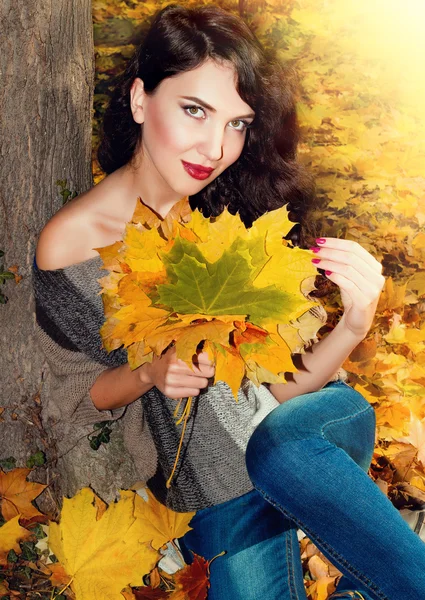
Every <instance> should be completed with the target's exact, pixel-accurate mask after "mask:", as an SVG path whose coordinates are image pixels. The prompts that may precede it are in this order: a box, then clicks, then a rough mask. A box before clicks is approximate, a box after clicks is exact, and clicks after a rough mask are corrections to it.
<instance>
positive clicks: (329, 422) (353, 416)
mask: <svg viewBox="0 0 425 600" xmlns="http://www.w3.org/2000/svg"><path fill="white" fill-rule="evenodd" d="M367 411H372V412H374V409H373V406H372V405H371V404H369V406H366V408H364V409H363V410H361V411H360V412H358V413H356V414H355V415H348V416H347V417H341V418H340V419H334V420H333V421H328V422H327V423H325V424H324V425H322V427H321V429H320V434H321V436H322V438H323V439H325V440H326V441H329V440H328V439H327V437H326V436H325V434H324V429H326V427H328V426H329V425H334V424H335V423H343V422H344V421H348V420H354V419H357V417H360V416H361V415H363V414H364V413H365V412H367Z"/></svg>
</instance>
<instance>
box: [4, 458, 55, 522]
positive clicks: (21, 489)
mask: <svg viewBox="0 0 425 600" xmlns="http://www.w3.org/2000/svg"><path fill="white" fill-rule="evenodd" d="M30 472H31V469H23V468H18V469H13V471H9V472H8V473H4V472H3V471H1V470H0V500H1V512H2V515H3V517H4V518H5V519H6V521H8V520H10V519H13V518H14V517H16V515H20V517H21V519H22V520H24V521H25V520H26V521H34V520H37V519H41V520H45V516H44V515H43V514H42V513H41V512H40V511H39V510H38V509H37V508H36V507H35V506H34V505H33V504H32V503H31V502H32V500H34V499H35V498H37V496H39V495H40V494H41V492H42V491H43V490H44V489H45V488H46V486H45V485H43V484H42V483H33V482H32V481H27V479H26V478H27V476H28V474H29V473H30Z"/></svg>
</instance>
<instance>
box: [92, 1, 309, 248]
mask: <svg viewBox="0 0 425 600" xmlns="http://www.w3.org/2000/svg"><path fill="white" fill-rule="evenodd" d="M207 59H213V60H215V61H217V62H218V63H223V62H224V61H227V62H230V63H232V64H233V66H234V68H235V71H236V74H237V83H236V85H237V91H238V93H239V95H240V97H241V98H242V99H243V100H244V101H245V102H246V103H247V104H248V105H249V106H251V108H252V109H253V110H254V111H255V119H254V121H253V125H252V127H251V128H250V129H249V130H248V131H247V134H246V139H245V145H244V148H243V150H242V153H241V155H240V157H239V158H238V160H237V161H235V163H233V164H232V165H231V166H230V167H228V168H227V169H226V170H225V171H223V172H222V173H221V174H220V175H219V176H218V177H217V178H216V179H214V180H213V181H212V182H211V183H210V184H209V185H207V186H206V187H205V188H203V189H202V190H201V191H200V192H198V193H197V194H195V195H193V196H191V197H190V198H189V200H190V203H191V206H192V208H199V210H201V211H202V212H203V214H204V215H206V216H211V215H212V216H217V215H218V214H220V213H221V212H222V210H223V208H224V207H225V206H227V207H228V209H229V211H230V212H231V213H233V214H235V213H236V212H239V214H240V217H241V219H242V221H243V222H244V223H245V225H246V226H247V227H249V226H250V225H252V222H253V221H254V220H255V219H256V218H258V217H259V216H260V215H262V214H263V213H265V212H266V211H269V210H273V209H275V208H279V207H280V206H282V205H284V204H287V208H288V210H289V216H290V218H291V220H293V221H298V222H299V223H300V225H298V226H295V227H294V228H293V229H292V230H291V232H290V236H289V237H290V238H291V239H292V241H293V242H294V243H301V245H304V243H303V242H304V238H305V233H306V228H305V227H304V225H306V215H307V212H308V209H309V207H310V206H311V204H312V200H313V197H314V184H313V180H312V177H311V176H310V175H309V174H308V173H307V171H306V170H305V169H304V168H303V167H302V166H301V165H300V164H299V163H298V162H297V159H296V148H297V144H298V141H299V127H298V123H297V116H296V108H295V102H296V91H297V85H298V81H297V76H296V72H295V70H294V69H293V68H292V67H284V66H283V65H282V64H281V63H280V62H279V61H278V60H277V58H276V55H275V53H274V52H273V51H271V50H268V49H265V48H264V47H263V46H262V45H261V44H260V42H259V41H258V39H257V38H256V37H255V35H254V34H253V32H252V31H251V30H250V29H249V27H248V25H247V24H246V23H245V22H244V21H243V20H242V19H241V18H239V17H237V16H235V15H233V14H231V13H229V12H227V11H225V10H223V9H221V8H219V7H217V6H213V5H206V6H201V7H198V8H185V7H183V6H180V5H178V4H171V5H168V6H166V7H165V8H164V9H162V10H160V11H159V12H158V13H156V15H155V16H154V18H153V21H152V23H151V25H150V27H149V29H148V31H147V34H146V35H145V38H144V40H143V42H142V44H141V45H140V47H139V48H138V49H137V50H136V52H135V53H134V55H133V57H132V58H131V59H130V60H129V62H128V64H127V67H126V69H125V71H124V73H123V74H122V75H121V76H120V78H119V79H118V81H117V84H116V87H115V89H114V92H113V95H112V98H111V100H110V103H109V106H108V108H107V110H106V112H105V116H104V121H103V136H102V141H101V144H100V146H99V149H98V160H99V163H100V165H101V167H102V169H103V170H104V171H105V172H106V173H112V172H113V171H115V170H116V169H118V168H119V167H121V166H123V165H125V164H127V163H128V162H130V161H131V159H132V157H133V155H134V152H135V150H136V148H137V147H138V143H139V142H140V138H141V135H142V130H143V127H141V126H140V125H139V124H137V123H136V122H135V121H134V120H133V116H132V113H131V109H130V88H131V86H132V84H133V81H134V79H135V78H136V77H140V78H141V79H142V80H143V83H144V90H145V92H146V93H147V94H149V93H153V92H154V90H155V89H156V87H157V86H158V85H159V84H160V83H161V81H162V80H163V79H165V78H167V77H172V76H173V75H177V74H179V73H183V72H185V71H189V70H191V69H195V68H196V67H198V66H200V65H201V64H202V63H203V62H204V61H206V60H207ZM301 225H302V226H303V227H301ZM307 229H308V228H307Z"/></svg>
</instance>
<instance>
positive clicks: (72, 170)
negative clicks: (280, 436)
mask: <svg viewBox="0 0 425 600" xmlns="http://www.w3.org/2000/svg"><path fill="white" fill-rule="evenodd" d="M0 32H1V34H0V39H1V42H0V44H1V47H0V81H1V85H0V156H1V163H0V169H1V177H0V249H1V250H4V252H5V256H4V258H3V259H0V263H1V262H3V261H4V265H5V267H6V268H10V267H11V266H12V265H17V267H18V273H19V276H22V280H21V281H19V282H16V281H13V280H9V281H8V282H7V283H6V285H5V286H1V288H0V290H1V291H3V293H5V294H6V295H7V297H8V299H9V301H8V303H7V304H6V305H0V340H1V354H0V373H1V383H0V408H4V409H5V410H4V411H3V412H2V414H0V421H1V420H2V419H4V420H3V422H1V423H0V459H4V458H6V457H8V456H13V457H15V458H16V459H17V464H18V465H20V466H23V465H25V462H26V460H27V459H28V457H29V456H30V455H31V454H32V453H33V452H35V451H36V450H42V451H44V452H45V454H46V457H47V461H48V462H47V464H48V466H49V468H44V470H43V472H44V473H45V479H47V480H49V482H51V480H52V474H53V479H54V478H55V477H54V475H55V474H57V466H59V472H60V473H61V477H60V478H59V479H58V480H57V481H56V484H55V485H56V486H57V484H58V482H59V483H61V480H62V479H66V481H68V480H73V475H74V474H73V473H68V475H69V476H67V477H64V476H63V475H64V469H65V470H66V468H68V467H69V463H70V461H71V463H72V460H73V459H72V457H73V456H74V464H75V454H74V455H73V454H72V452H70V453H68V454H67V458H68V466H66V464H65V463H63V464H62V463H61V462H60V461H59V463H57V461H56V458H57V453H59V455H60V454H61V453H63V452H65V451H67V450H68V449H69V447H70V445H69V443H68V444H67V442H69V441H70V440H69V439H65V440H64V434H63V432H60V433H59V434H58V433H57V430H55V428H54V427H50V421H49V426H48V427H46V419H47V418H48V417H49V415H47V416H46V415H44V418H40V416H42V415H40V413H41V407H40V396H41V398H43V393H42V388H43V384H42V382H43V379H44V378H45V377H46V376H47V377H48V372H47V370H46V367H45V363H44V360H43V356H42V355H41V353H40V350H39V348H38V346H37V343H36V341H35V338H34V303H33V299H32V290H31V265H32V261H33V256H34V249H35V246H36V242H37V238H38V235H39V233H40V231H41V229H42V227H43V226H44V224H45V223H46V222H47V221H48V220H49V218H50V217H51V216H52V215H53V214H54V213H55V212H56V211H57V210H58V209H59V208H60V207H61V206H62V203H63V199H62V197H61V195H60V193H59V192H60V190H59V188H58V185H57V181H58V180H64V179H65V180H67V184H66V187H67V188H68V189H70V190H71V191H76V192H78V193H80V192H83V191H85V190H86V189H88V188H89V187H91V185H92V176H91V111H92V102H93V82H94V51H93V33H92V32H93V29H92V17H91V2H90V0H44V1H43V2H38V0H20V1H18V3H16V2H12V0H2V2H1V3H0ZM43 402H44V401H43ZM43 410H44V409H43ZM0 413H1V411H0ZM53 425H54V423H53ZM59 427H61V426H59ZM79 437H81V431H80V432H79ZM84 441H85V449H86V450H87V451H88V452H92V453H93V454H94V452H93V451H90V450H89V446H88V441H87V439H85V440H84ZM56 442H58V444H57V445H56ZM64 444H65V445H64ZM66 445H67V446H68V447H67V448H66ZM64 448H65V449H64ZM73 452H74V451H73ZM92 460H93V459H92ZM84 467H85V468H86V471H85V473H86V474H87V473H88V472H89V471H90V469H87V465H85V466H84ZM52 468H53V470H52ZM35 475H36V476H37V478H38V479H39V480H40V476H41V477H42V476H43V475H42V473H36V474H35ZM87 477H88V475H87ZM62 483H63V482H62ZM81 483H83V484H88V483H90V481H83V482H82V481H81V478H80V479H79V477H78V476H77V478H76V479H75V478H74V481H73V487H74V488H76V487H79V485H80V484H81ZM114 483H115V482H114ZM52 487H53V489H55V486H52ZM63 490H65V491H67V492H70V491H71V492H72V491H73V490H70V489H67V487H66V486H62V487H60V486H59V488H58V487H56V491H57V492H58V494H59V493H61V492H62V491H63Z"/></svg>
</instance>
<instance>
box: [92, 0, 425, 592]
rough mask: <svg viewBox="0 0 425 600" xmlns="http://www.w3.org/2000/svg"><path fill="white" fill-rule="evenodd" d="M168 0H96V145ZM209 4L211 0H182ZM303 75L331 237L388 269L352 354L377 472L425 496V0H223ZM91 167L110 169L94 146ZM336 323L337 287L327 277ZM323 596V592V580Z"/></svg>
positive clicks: (307, 139)
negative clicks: (370, 320)
mask: <svg viewBox="0 0 425 600" xmlns="http://www.w3.org/2000/svg"><path fill="white" fill-rule="evenodd" d="M169 3H170V2H167V1H165V0H159V1H156V2H152V1H149V0H148V1H146V2H139V1H136V0H121V1H118V0H93V22H94V35H95V46H96V88H95V101H94V122H93V148H94V150H95V149H96V146H97V144H98V138H99V122H100V120H101V118H102V115H103V113H104V110H105V107H106V104H107V102H108V97H109V93H110V90H111V88H112V86H113V84H114V80H115V78H116V76H117V74H118V73H119V72H120V71H121V70H122V68H123V64H124V62H125V60H126V59H127V58H128V57H129V56H130V55H131V54H132V52H133V50H134V49H135V47H136V45H137V44H138V43H139V41H140V39H141V36H142V35H143V32H144V30H145V29H146V28H147V27H148V26H149V23H150V20H151V18H152V15H153V14H154V13H155V12H156V11H157V10H159V9H160V8H162V7H163V6H166V5H167V4H169ZM181 3H182V4H184V5H187V6H195V5H196V6H199V5H200V4H208V3H209V2H199V1H198V0H197V1H196V2H193V3H192V2H190V1H189V2H188V1H187V0H185V1H184V2H181ZM215 4H217V5H220V6H222V7H223V8H225V9H227V10H229V11H232V12H234V13H236V14H242V15H243V17H244V18H245V20H246V21H247V22H248V24H249V25H250V26H251V28H252V29H253V30H254V32H255V33H256V35H257V36H258V37H259V39H260V40H261V41H262V43H263V44H264V45H265V46H272V47H274V48H276V49H277V51H278V55H279V57H280V59H281V60H282V61H289V62H291V63H292V64H294V65H295V67H296V69H297V70H298V72H299V74H300V81H301V94H300V97H299V101H298V109H299V118H300V122H301V125H302V132H303V138H302V143H301V145H300V148H299V158H300V160H301V161H302V162H303V163H304V164H306V165H307V166H308V167H309V168H310V169H311V170H312V172H313V173H314V176H315V178H316V183H317V198H318V207H317V209H316V212H315V214H314V215H313V218H314V219H315V220H317V222H319V223H320V226H321V234H322V235H325V236H334V237H343V238H346V239H352V240H355V241H357V242H359V243H360V244H361V245H362V246H364V247H365V248H366V249H367V250H369V251H370V252H371V253H372V254H373V255H374V256H375V257H376V258H377V259H378V260H379V261H381V262H382V263H383V265H384V274H385V276H386V277H387V281H386V286H385V289H384V292H383V294H382V297H381V300H380V303H379V306H378V311H377V316H376V319H375V322H374V325H373V327H372V329H371V331H370V332H369V335H368V337H367V339H365V340H364V341H363V343H362V344H360V346H359V347H358V348H356V350H355V351H354V352H353V353H352V355H351V356H350V357H349V359H348V360H347V361H346V363H345V364H344V367H345V368H346V370H347V371H348V372H349V374H350V382H351V384H352V385H354V387H355V388H356V389H358V390H359V391H360V392H361V393H362V394H363V395H364V396H365V397H366V398H367V400H368V401H369V402H370V403H372V405H373V406H374V408H375V412H376V417H377V440H376V452H375V454H374V458H373V463H372V467H371V471H370V473H371V475H372V476H373V477H374V479H375V481H376V482H377V484H378V485H379V486H380V487H381V489H382V490H383V491H384V492H385V493H386V494H387V495H388V497H389V498H390V500H391V501H392V502H393V503H394V504H395V505H396V506H397V507H399V508H403V507H406V506H409V507H412V506H413V507H416V506H417V505H421V504H423V503H424V502H425V269H424V265H425V227H424V226H425V104H424V102H423V98H424V96H425V68H424V58H425V37H424V36H423V35H422V32H421V29H422V25H423V23H424V21H425V5H424V4H423V1H422V0H409V2H403V1H402V0H374V2H372V3H369V2H368V0H299V1H295V0H260V1H256V0H246V1H245V2H244V1H243V0H240V1H239V2H238V1H237V0H235V1H232V0H220V1H217V2H215ZM93 174H94V178H95V181H96V182H98V181H100V179H101V178H102V177H103V174H102V172H101V170H100V168H99V166H98V164H97V162H96V159H95V154H94V153H93ZM321 294H322V298H321V300H322V302H323V303H324V305H325V307H326V309H327V311H328V313H329V321H328V324H327V326H326V327H325V328H324V329H323V330H322V334H324V333H326V331H327V330H329V329H330V328H332V327H333V326H334V325H335V323H336V321H337V320H338V319H339V317H340V315H341V306H340V301H339V294H338V293H337V290H336V288H335V287H334V286H332V285H328V286H326V284H324V285H323V286H322V289H321ZM316 597H318V596H317V590H316Z"/></svg>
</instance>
